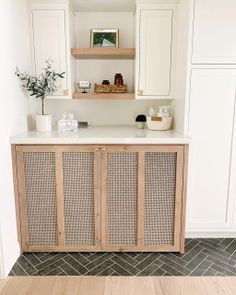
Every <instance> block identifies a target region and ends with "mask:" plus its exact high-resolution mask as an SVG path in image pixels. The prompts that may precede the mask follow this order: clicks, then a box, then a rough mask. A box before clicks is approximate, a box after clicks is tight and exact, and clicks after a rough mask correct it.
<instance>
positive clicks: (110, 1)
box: [72, 0, 135, 12]
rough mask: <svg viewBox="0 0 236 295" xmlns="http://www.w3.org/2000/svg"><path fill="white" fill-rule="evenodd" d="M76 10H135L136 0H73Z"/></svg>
mask: <svg viewBox="0 0 236 295" xmlns="http://www.w3.org/2000/svg"><path fill="white" fill-rule="evenodd" d="M72 3H73V6H74V8H75V10H76V11H90V12H100V11H101V12H114V11H115V12H123V11H134V10H135V0H72Z"/></svg>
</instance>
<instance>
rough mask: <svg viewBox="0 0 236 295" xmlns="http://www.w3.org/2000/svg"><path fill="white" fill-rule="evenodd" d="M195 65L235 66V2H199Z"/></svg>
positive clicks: (195, 36)
mask: <svg viewBox="0 0 236 295" xmlns="http://www.w3.org/2000/svg"><path fill="white" fill-rule="evenodd" d="M194 11H195V17H194V34H193V60H192V61H193V63H195V64H235V63H236V39H235V36H236V18H235V11H236V1H235V0H227V1H223V0H196V1H195V10H194Z"/></svg>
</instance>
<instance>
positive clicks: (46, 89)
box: [15, 59, 65, 132]
mask: <svg viewBox="0 0 236 295" xmlns="http://www.w3.org/2000/svg"><path fill="white" fill-rule="evenodd" d="M45 63H46V67H45V68H44V69H43V72H42V73H41V74H40V75H39V76H33V75H29V74H27V73H25V72H20V70H19V69H18V68H16V72H15V74H16V76H17V77H18V78H19V80H20V81H21V85H22V88H23V90H24V91H25V92H27V93H28V94H29V95H30V96H34V97H35V98H39V99H41V103H42V105H41V114H40V115H36V129H37V131H41V132H49V131H51V130H52V117H51V115H49V114H45V106H44V102H45V98H46V97H47V96H52V95H53V94H54V93H55V92H56V91H57V86H56V81H57V79H59V78H60V79H63V78H64V74H65V72H63V73H57V72H55V70H54V69H53V68H52V63H53V61H52V60H51V59H48V60H46V62H45Z"/></svg>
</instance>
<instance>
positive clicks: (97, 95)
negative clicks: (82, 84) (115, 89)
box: [73, 92, 135, 100]
mask: <svg viewBox="0 0 236 295" xmlns="http://www.w3.org/2000/svg"><path fill="white" fill-rule="evenodd" d="M73 98H74V99H109V100H112V99H127V100H129V99H130V100H131V99H134V98H135V95H134V93H81V92H75V93H74V94H73Z"/></svg>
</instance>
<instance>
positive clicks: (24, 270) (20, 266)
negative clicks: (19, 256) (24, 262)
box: [16, 261, 29, 277]
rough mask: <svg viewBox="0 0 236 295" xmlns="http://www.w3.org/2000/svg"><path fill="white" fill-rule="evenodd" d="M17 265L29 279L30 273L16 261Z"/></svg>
mask: <svg viewBox="0 0 236 295" xmlns="http://www.w3.org/2000/svg"><path fill="white" fill-rule="evenodd" d="M16 264H17V265H18V266H19V267H20V268H21V269H22V270H23V271H24V272H25V273H26V274H27V276H28V277H29V274H28V272H27V271H26V270H25V269H24V268H23V267H22V266H21V265H20V264H19V262H18V261H16Z"/></svg>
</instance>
